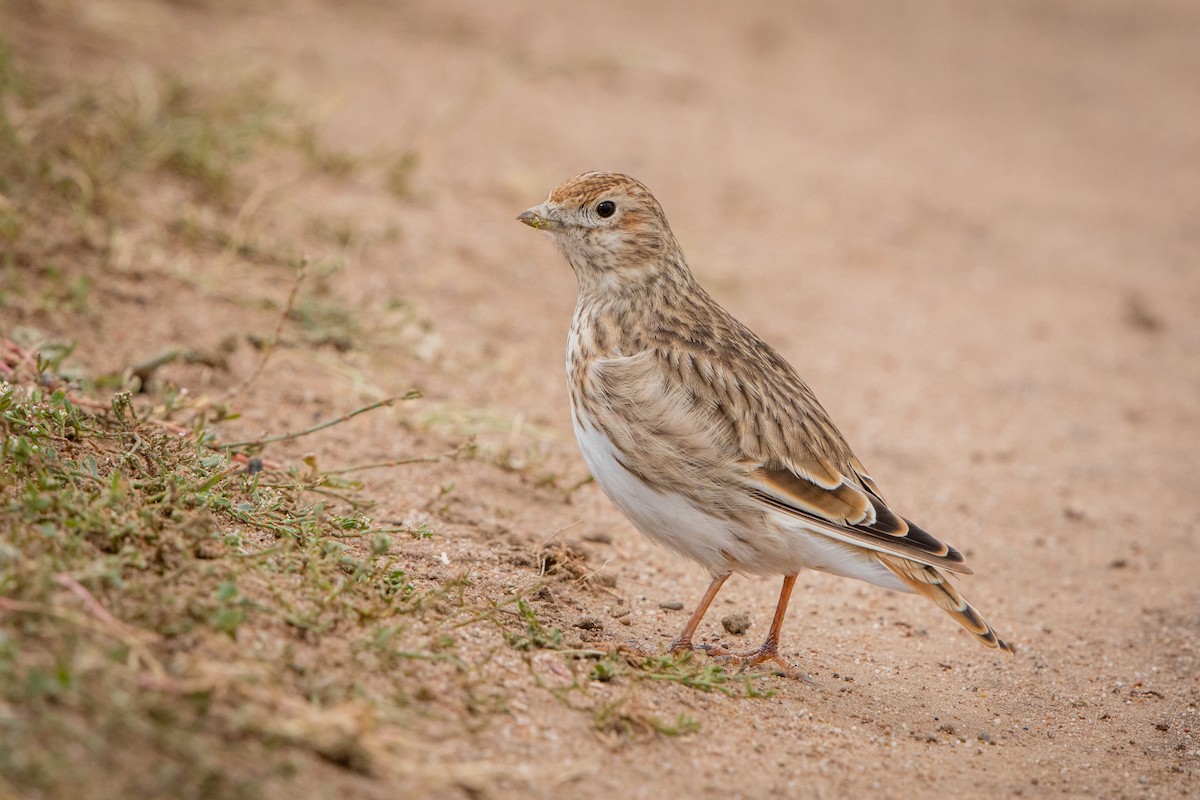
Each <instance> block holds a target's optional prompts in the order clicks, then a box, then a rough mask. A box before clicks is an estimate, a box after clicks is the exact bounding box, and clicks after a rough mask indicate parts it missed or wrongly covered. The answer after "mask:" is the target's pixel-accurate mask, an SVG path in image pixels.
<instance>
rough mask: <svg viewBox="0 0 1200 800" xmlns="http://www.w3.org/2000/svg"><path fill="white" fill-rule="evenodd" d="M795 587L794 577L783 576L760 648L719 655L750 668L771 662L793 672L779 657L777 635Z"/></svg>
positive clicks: (781, 627) (789, 665) (790, 666)
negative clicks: (773, 612)
mask: <svg viewBox="0 0 1200 800" xmlns="http://www.w3.org/2000/svg"><path fill="white" fill-rule="evenodd" d="M795 585H796V576H795V575H784V576H783V588H782V589H780V591H779V602H778V603H776V604H775V617H774V618H773V619H772V620H771V630H770V631H769V632H768V633H767V640H766V641H765V642H763V643H762V646H761V647H759V648H758V649H757V650H751V651H750V652H748V653H730V652H728V651H726V652H725V653H721V654H720V655H724V656H726V657H729V658H740V659H744V661H745V666H747V667H750V666H754V665H755V664H761V663H763V662H764V661H773V662H775V663H776V664H778V665H779V666H780V667H782V668H783V671H784V672H787V673H789V674H792V673H794V672H795V670H794V669H793V668H792V665H791V664H789V663H788V662H787V661H784V660H783V657H782V656H780V655H779V633H780V631H781V630H782V629H783V617H784V615H785V614H787V607H788V601H789V600H791V599H792V587H794V586H795Z"/></svg>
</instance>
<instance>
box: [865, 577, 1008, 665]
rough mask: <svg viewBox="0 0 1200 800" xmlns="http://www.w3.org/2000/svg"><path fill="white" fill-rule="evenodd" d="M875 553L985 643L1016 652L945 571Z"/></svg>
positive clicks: (903, 579) (906, 582)
mask: <svg viewBox="0 0 1200 800" xmlns="http://www.w3.org/2000/svg"><path fill="white" fill-rule="evenodd" d="M875 556H876V557H877V558H878V559H879V561H880V562H881V563H882V564H883V565H884V566H885V567H887V568H888V569H889V570H891V571H892V573H894V574H895V576H896V577H897V578H899V579H900V580H901V581H903V582H904V583H905V584H907V585H908V586H909V587H911V588H912V590H913V591H914V592H916V593H917V594H921V595H924V596H925V597H927V598H929V599H930V600H932V601H933V602H934V603H935V604H936V605H937V607H938V608H940V609H942V610H943V611H945V612H946V613H947V614H949V615H950V616H952V617H954V619H955V620H956V621H957V622H958V624H959V625H962V626H963V627H964V628H966V629H967V630H968V631H970V632H971V634H972V635H974V636H975V638H977V639H978V640H979V641H981V642H983V644H984V645H986V646H987V647H991V648H993V649H996V648H999V649H1000V650H1003V651H1005V652H1006V653H1011V652H1013V648H1012V647H1011V646H1010V645H1009V644H1008V643H1007V642H1005V641H1004V640H1003V639H1001V638H1000V637H999V636H997V635H996V632H995V631H994V630H992V626H991V625H989V624H988V623H987V620H985V619H984V618H983V616H982V615H981V614H980V613H979V611H978V610H977V609H976V608H975V606H973V605H971V604H970V603H968V602H967V600H966V598H964V597H963V596H962V595H961V594H959V593H958V590H957V589H955V588H954V587H953V586H952V585H951V584H950V582H949V581H948V580H946V577H945V576H944V575H942V573H940V572H938V571H937V570H936V569H934V568H933V567H931V566H928V565H926V564H919V563H917V562H916V561H910V560H908V559H907V558H900V557H898V556H893V555H888V554H886V553H876V554H875Z"/></svg>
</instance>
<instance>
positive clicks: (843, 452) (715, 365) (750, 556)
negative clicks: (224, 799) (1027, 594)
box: [517, 172, 1013, 671]
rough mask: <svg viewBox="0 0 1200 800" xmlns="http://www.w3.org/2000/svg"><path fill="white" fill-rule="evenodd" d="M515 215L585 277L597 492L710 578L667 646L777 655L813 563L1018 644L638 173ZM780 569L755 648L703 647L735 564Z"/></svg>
mask: <svg viewBox="0 0 1200 800" xmlns="http://www.w3.org/2000/svg"><path fill="white" fill-rule="evenodd" d="M517 220H518V221H520V222H523V223H525V224H526V225H528V226H530V227H532V228H535V229H537V230H539V231H543V232H545V233H547V234H549V235H550V237H551V239H552V240H553V242H554V244H555V246H556V247H557V249H558V251H559V252H560V253H561V254H562V255H563V256H564V257H565V258H566V260H567V262H568V263H569V264H570V266H571V268H572V270H573V271H574V273H575V276H576V281H577V285H578V295H577V301H576V305H575V311H574V314H573V315H572V319H571V327H570V332H569V335H568V343H567V358H566V368H567V370H566V371H567V384H568V388H569V395H570V410H571V421H572V426H573V428H574V431H575V436H576V439H577V441H578V444H579V449H580V452H581V454H582V456H583V460H584V462H585V463H586V465H587V467H588V469H589V471H590V472H591V474H592V477H593V478H594V479H595V482H596V483H597V484H598V485H599V487H600V489H601V490H603V492H604V493H605V494H606V495H607V496H608V498H609V499H610V500H611V501H612V502H613V503H614V504H615V505H616V506H617V508H618V509H620V511H621V512H622V513H623V514H624V515H625V516H626V517H627V518H628V519H629V520H630V521H631V522H632V523H633V525H634V527H636V528H637V529H638V530H639V531H640V532H641V533H642V534H644V535H645V536H646V537H647V538H649V539H650V540H651V541H653V542H656V543H658V544H661V545H664V546H666V547H667V548H668V549H670V550H673V551H675V552H677V553H679V554H681V555H683V556H686V557H688V558H690V559H692V560H693V561H696V562H698V563H699V564H700V565H702V566H703V567H705V568H706V569H707V570H708V572H709V574H710V576H711V578H712V580H711V582H710V584H709V586H708V589H707V590H706V591H705V592H704V595H703V597H702V598H701V599H700V602H699V604H698V605H697V606H696V609H695V611H694V612H693V613H692V614H691V616H690V617H689V618H688V620H687V622H686V623H685V625H684V627H683V630H682V631H681V632H680V634H679V636H678V638H677V639H676V640H675V641H674V643H673V644H672V645H671V646H670V648H669V651H670V652H672V653H681V652H689V651H693V650H704V651H707V652H708V654H709V655H716V656H724V657H729V658H734V657H736V658H740V659H743V663H744V665H755V664H763V663H766V662H772V663H773V664H774V665H777V666H778V667H780V668H782V669H783V670H784V671H789V670H791V668H792V665H791V664H790V663H789V662H788V661H787V660H786V659H784V658H783V657H782V656H781V655H780V652H779V642H780V636H781V632H782V628H783V622H784V617H785V615H786V613H787V609H788V603H789V601H790V599H791V595H792V590H793V588H794V586H795V583H796V577H797V575H798V574H799V573H800V572H801V570H805V569H809V570H815V571H819V572H825V573H830V574H833V575H839V576H844V577H849V578H856V579H859V580H863V581H866V582H868V583H872V584H875V585H878V586H881V587H884V588H887V589H892V590H895V591H899V592H910V593H916V594H920V595H923V596H924V597H926V598H928V599H929V600H932V601H933V602H934V603H935V604H936V605H937V606H938V607H939V608H941V609H943V610H944V611H946V612H947V613H949V614H950V616H951V617H953V618H954V619H955V620H956V621H957V622H958V623H959V624H960V625H962V627H963V628H965V629H966V630H967V631H969V632H970V633H971V634H973V635H974V636H975V637H976V638H977V639H978V640H979V641H980V642H982V643H983V644H984V645H986V646H987V647H989V648H995V649H999V650H1002V651H1007V652H1010V653H1011V652H1013V650H1012V647H1011V646H1010V645H1009V644H1008V643H1006V642H1005V641H1004V640H1003V639H1001V638H1000V637H998V636H997V635H996V632H995V631H994V630H993V629H992V626H991V625H989V624H988V622H987V621H986V620H984V618H983V616H982V615H981V614H980V613H979V611H978V610H976V608H975V607H974V606H973V605H971V604H970V603H969V602H968V601H967V600H966V599H965V598H964V597H963V596H962V595H961V594H960V593H959V591H958V590H957V589H956V588H955V587H954V586H953V585H952V584H951V583H950V581H949V580H948V579H947V575H946V573H957V574H960V575H967V574H971V572H972V570H971V569H970V568H968V567H967V566H966V564H965V560H964V558H963V555H962V553H960V552H959V551H958V550H956V549H955V548H954V547H952V546H950V545H949V544H946V543H945V542H943V541H941V540H940V539H937V538H935V537H934V536H933V535H932V534H930V533H928V532H926V531H925V530H924V529H923V528H921V527H920V526H918V525H917V524H916V523H914V522H912V521H911V520H909V519H907V518H905V517H902V516H900V515H899V514H898V513H896V512H895V511H893V510H892V508H891V507H890V506H889V505H888V503H887V501H886V500H885V499H884V497H883V494H882V492H881V491H880V489H879V486H878V484H877V483H876V482H875V480H874V479H873V478H872V477H871V476H870V475H869V474H868V472H867V470H866V469H865V468H864V466H863V464H862V462H861V461H860V460H859V459H858V457H856V456H855V455H854V453H853V451H852V450H851V449H850V446H849V445H848V444H847V443H846V440H845V438H844V437H843V436H842V434H841V432H840V431H839V430H838V428H837V427H836V426H835V425H834V423H833V421H832V419H831V418H830V416H829V414H828V413H827V412H826V411H825V409H824V408H823V407H822V406H821V404H820V403H819V402H818V401H817V398H816V396H815V395H814V394H813V392H812V390H811V389H810V388H809V387H808V385H807V384H806V383H805V382H804V381H803V380H802V379H801V378H800V376H799V375H798V374H797V372H796V370H795V369H794V368H793V367H792V366H791V365H790V364H789V363H788V362H787V361H785V360H784V358H783V357H782V356H780V355H779V354H778V353H777V352H776V351H775V350H774V349H773V348H772V347H770V346H769V345H768V344H766V343H765V342H764V341H763V340H762V339H760V338H759V337H758V336H757V335H755V334H754V333H753V332H752V331H751V330H750V329H749V328H748V327H746V326H745V325H744V324H742V323H741V322H739V321H738V320H737V319H735V318H734V317H733V316H732V315H731V314H730V313H729V312H727V311H726V310H725V309H724V308H722V307H721V306H720V305H719V304H718V303H717V302H716V300H714V299H713V298H712V296H711V295H709V294H708V292H707V291H705V290H704V289H703V288H702V287H701V286H700V284H699V283H698V282H697V281H696V278H695V277H694V276H693V274H692V272H691V270H690V269H689V268H688V265H687V262H686V260H685V258H684V254H683V251H682V249H681V248H680V246H679V243H678V242H677V241H676V239H675V236H674V234H673V233H672V232H671V227H670V225H669V224H668V222H667V218H666V215H665V213H664V211H663V209H662V206H661V205H660V204H659V202H658V201H657V200H656V199H655V198H654V195H653V194H651V192H650V190H649V189H648V188H647V187H646V186H645V185H644V184H643V183H641V182H640V181H638V180H636V179H634V178H632V177H629V176H628V175H624V174H620V173H615V172H587V173H584V174H582V175H579V176H577V177H574V178H571V179H569V180H566V181H564V182H563V183H561V184H559V185H558V186H557V187H555V188H554V189H553V190H552V191H551V192H550V195H549V197H548V198H547V199H546V201H545V202H543V203H541V204H539V205H536V206H533V207H532V208H529V209H528V210H526V211H524V212H522V213H521V214H519V215H518V216H517ZM735 572H736V573H739V574H745V575H759V576H770V575H775V576H782V577H783V586H782V588H781V590H780V593H779V600H778V602H777V604H776V607H775V613H774V616H773V618H772V621H771V626H770V629H769V631H768V634H767V638H766V640H765V641H764V642H763V644H762V645H761V646H760V647H758V648H757V649H755V650H751V651H748V652H741V653H734V652H731V651H729V650H726V649H725V648H723V647H721V646H719V645H718V646H715V647H714V646H705V645H696V644H694V643H693V637H694V636H695V634H696V630H697V628H698V626H699V625H700V623H701V620H702V619H703V618H704V615H705V613H706V612H707V610H708V607H709V606H710V605H711V603H712V601H713V598H715V597H716V595H717V593H718V592H719V591H720V590H721V587H722V586H723V585H724V583H725V581H726V580H727V579H728V578H729V576H730V575H732V574H733V573H735Z"/></svg>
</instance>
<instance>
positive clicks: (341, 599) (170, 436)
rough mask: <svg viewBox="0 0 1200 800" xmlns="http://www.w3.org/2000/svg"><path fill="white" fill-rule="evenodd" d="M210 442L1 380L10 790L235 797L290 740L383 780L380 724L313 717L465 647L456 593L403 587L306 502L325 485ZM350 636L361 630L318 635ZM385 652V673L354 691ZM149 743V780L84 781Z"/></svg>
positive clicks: (363, 520) (331, 512)
mask: <svg viewBox="0 0 1200 800" xmlns="http://www.w3.org/2000/svg"><path fill="white" fill-rule="evenodd" d="M52 366H53V365H52V364H48V363H45V362H44V363H42V364H40V365H39V367H52ZM39 373H40V374H46V375H50V374H52V371H51V370H49V369H46V370H39ZM204 438H205V437H203V436H199V437H198V436H180V435H179V434H178V433H177V432H176V431H174V430H172V429H171V428H170V427H169V426H165V425H163V424H161V423H159V422H157V421H155V420H153V419H142V418H140V417H139V416H138V415H137V414H136V413H135V412H134V408H133V405H132V404H131V403H130V402H129V398H128V396H127V395H118V397H117V399H116V400H115V401H114V402H113V403H112V405H111V406H110V407H107V408H105V407H100V406H99V405H98V404H96V403H94V402H91V401H86V400H84V401H82V402H81V401H77V400H75V399H72V397H71V396H70V394H69V393H68V392H67V391H66V390H64V389H62V388H56V389H54V390H52V391H50V390H44V389H41V388H37V387H36V385H34V384H27V385H16V384H13V383H11V382H8V381H4V382H0V454H2V467H0V508H2V509H3V513H2V515H0V519H2V521H0V617H3V619H4V623H5V624H4V627H3V629H2V630H0V692H3V698H4V701H5V703H6V704H7V705H8V706H9V707H10V709H12V710H14V711H15V712H16V713H9V714H7V715H5V716H4V718H3V721H2V722H0V726H2V727H3V728H4V729H5V731H4V735H3V736H0V774H3V775H6V776H7V777H8V779H9V780H10V781H12V782H13V783H14V784H16V785H18V786H25V787H28V788H31V789H33V790H37V791H43V792H49V793H53V794H65V793H69V792H70V791H74V790H76V789H83V788H84V786H82V785H78V786H77V785H76V784H75V783H74V781H79V780H89V779H88V778H87V777H86V776H88V775H89V774H91V775H94V774H97V773H98V772H101V771H109V772H112V774H113V778H112V780H114V781H118V782H121V781H123V782H124V783H121V784H120V786H119V787H118V786H114V787H113V789H114V794H120V795H122V796H134V795H144V794H161V793H164V792H167V793H171V794H175V795H176V796H192V795H188V794H187V793H186V792H185V793H183V794H178V791H179V786H178V784H177V783H176V781H177V780H179V779H180V778H181V776H186V777H187V780H186V781H185V783H186V785H189V786H202V787H208V789H206V790H205V791H198V792H197V793H196V794H195V795H194V796H206V795H207V796H237V795H238V794H239V793H241V792H242V790H243V789H246V790H247V791H249V788H250V787H251V786H252V785H254V783H255V782H256V781H257V780H260V779H263V778H265V777H268V775H267V773H268V772H269V771H270V769H272V768H271V767H269V766H265V765H267V764H272V763H277V762H278V759H269V760H267V761H264V762H263V765H259V766H254V765H253V763H252V762H253V759H251V758H250V757H249V756H250V755H252V754H253V753H254V752H256V751H257V752H260V753H261V752H265V750H264V749H274V748H277V747H279V746H281V745H290V746H295V747H300V748H305V749H309V750H311V751H313V752H316V753H317V754H319V755H320V756H322V757H323V758H325V759H327V760H332V761H335V762H337V763H339V764H342V765H343V766H347V767H349V768H351V769H354V770H358V771H364V772H370V771H371V768H372V766H371V756H370V752H369V751H370V748H369V746H368V745H367V744H364V742H363V741H362V740H363V739H364V738H367V734H368V730H367V729H366V728H364V727H362V726H358V727H355V726H354V725H351V726H350V727H349V728H348V729H345V730H342V731H341V732H340V733H337V734H336V735H335V736H332V738H331V737H330V735H329V734H328V731H326V732H324V733H321V734H320V735H318V733H317V730H318V729H319V728H320V726H319V725H317V723H316V721H315V720H317V719H318V718H320V717H321V716H322V715H323V714H325V713H327V712H328V711H329V709H330V708H340V707H342V706H344V705H346V704H351V705H362V704H364V703H368V704H369V703H372V702H384V703H386V704H387V705H389V706H390V705H392V704H393V703H394V702H395V700H396V698H397V697H401V696H403V695H404V693H405V692H404V681H403V677H404V676H405V675H406V673H405V671H404V670H403V669H400V668H397V663H398V661H403V660H412V659H418V660H419V659H425V660H439V661H450V662H451V663H453V662H454V657H453V650H454V647H455V643H454V639H453V638H452V637H450V636H447V635H446V634H445V632H444V631H440V632H436V633H428V634H427V633H426V629H427V628H428V629H429V630H437V628H438V625H437V620H439V619H440V618H442V617H443V616H444V615H445V614H446V613H450V611H451V610H452V609H453V607H454V605H455V604H454V603H452V602H451V603H447V602H446V599H447V598H451V599H452V595H453V591H454V589H455V586H454V584H452V583H451V584H446V585H440V586H439V585H435V586H428V585H426V586H421V585H420V584H419V583H418V582H417V581H415V580H413V579H412V578H410V577H409V575H408V573H407V571H406V569H405V567H404V565H403V564H401V563H400V562H399V561H398V560H397V558H396V557H395V556H393V555H392V551H393V541H392V538H391V535H390V534H389V533H386V532H383V531H381V530H379V529H377V528H376V527H375V526H374V523H373V521H372V520H371V519H370V518H369V517H367V516H366V515H365V514H364V513H362V512H361V511H359V510H355V509H354V508H352V507H350V508H345V509H344V510H339V508H338V506H339V505H340V504H337V503H332V502H327V499H317V500H315V501H314V500H312V499H311V498H312V497H313V496H314V495H313V494H312V488H313V482H314V476H313V475H311V474H296V473H283V474H273V473H272V472H270V471H266V472H254V473H253V474H252V471H251V470H248V469H247V460H246V459H245V458H244V457H235V456H229V455H225V454H222V453H219V452H215V451H214V450H212V449H211V448H210V447H208V446H207V445H206V444H204V443H203V442H204ZM343 488H346V489H351V488H352V487H343ZM316 496H317V497H318V498H320V497H321V496H320V495H316ZM349 540H361V541H363V542H364V543H365V544H366V547H364V548H351V547H350V546H349V544H348V541H349ZM439 606H440V608H441V610H438V607H439ZM401 620H407V622H406V623H405V622H400V621H401ZM429 626H432V628H430V627H429ZM339 630H340V631H356V633H355V634H354V635H353V636H352V637H349V638H347V637H333V638H330V637H325V638H321V639H318V638H314V637H320V636H321V635H322V634H327V633H329V632H331V631H339ZM401 632H402V633H403V635H398V633H401ZM360 641H365V642H369V645H366V646H362V645H359V644H357V643H358V642H360ZM318 643H319V645H320V650H321V657H320V658H319V663H322V664H323V665H324V666H323V667H322V669H321V670H320V674H312V673H310V672H309V671H308V670H306V669H305V668H304V667H303V666H302V664H303V662H304V661H305V660H306V658H307V659H310V660H311V659H313V658H314V657H315V656H314V651H315V650H316V645H317V644H318ZM331 656H333V658H332V659H331V658H330V657H331ZM381 656H382V657H383V658H384V659H385V660H386V661H387V662H388V663H389V664H390V666H391V669H390V671H389V674H388V675H387V676H382V677H381V680H378V681H377V682H376V683H377V685H369V683H370V682H364V681H362V680H360V678H359V676H360V675H362V674H372V675H376V676H378V673H377V672H375V670H374V669H373V667H374V666H375V661H376V658H377V657H381ZM339 661H340V662H341V663H343V664H344V665H345V668H344V669H342V668H337V667H333V666H331V663H337V662H339ZM268 675H269V676H271V681H270V682H263V681H262V678H263V677H266V676H268ZM289 697H290V698H296V699H298V698H308V702H304V701H300V702H299V704H297V702H296V700H294V699H293V700H291V701H290V705H289V703H285V702H284V701H285V699H286V698H289ZM281 703H283V704H284V705H289V707H288V708H286V709H281V707H280V704H281ZM233 734H236V736H235V739H234V740H231V741H229V742H228V743H226V744H218V743H219V742H221V741H222V740H223V739H224V738H226V737H228V736H231V735H233ZM193 739H202V740H205V741H204V743H203V744H202V745H199V744H197V743H195V742H193V743H192V744H188V742H189V741H190V740H193ZM115 742H119V743H120V744H119V746H116V745H115V744H113V743H115ZM147 749H149V750H151V751H154V752H156V754H157V757H158V759H160V760H161V764H160V767H161V768H160V769H158V770H157V771H152V772H149V773H147V772H144V771H142V770H138V769H133V768H130V769H126V770H120V769H118V770H115V771H113V770H108V769H107V768H106V769H105V770H101V769H100V764H99V763H94V764H93V766H94V767H95V770H88V769H81V762H82V763H83V764H86V763H87V762H88V760H89V758H90V759H99V760H107V759H111V758H114V757H116V758H117V759H118V760H120V759H121V758H122V756H121V755H120V754H119V753H114V751H118V750H119V751H123V752H126V753H127V754H128V755H127V756H125V757H127V758H130V759H133V758H138V757H144V754H145V751H146V750H147ZM139 754H141V755H140V756H139ZM227 759H228V760H227ZM72 776H76V777H72ZM118 788H119V789H120V791H119V792H118V791H116V790H117V789H118ZM250 794H251V795H253V792H252V791H251V792H250Z"/></svg>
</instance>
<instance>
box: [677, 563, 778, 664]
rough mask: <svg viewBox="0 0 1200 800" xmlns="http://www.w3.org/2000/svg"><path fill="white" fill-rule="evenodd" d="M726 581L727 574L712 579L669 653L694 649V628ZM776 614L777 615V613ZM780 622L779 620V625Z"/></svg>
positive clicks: (698, 624) (697, 625)
mask: <svg viewBox="0 0 1200 800" xmlns="http://www.w3.org/2000/svg"><path fill="white" fill-rule="evenodd" d="M728 579H729V573H728V572H727V573H725V574H724V575H718V576H717V577H715V578H713V580H712V583H710V584H709V585H708V589H707V590H706V591H705V592H704V597H701V598H700V605H698V606H696V610H695V611H693V612H692V616H690V617H688V621H687V624H686V625H684V626H683V630H682V631H681V632H680V634H679V638H678V639H676V640H675V644H673V645H671V649H670V652H672V653H680V652H683V651H685V650H693V649H695V648H694V647H693V645H692V636H694V635H695V633H696V628H697V627H699V626H700V620H702V619H704V614H705V612H707V611H708V607H709V606H710V605H712V601H713V598H714V597H716V596H717V592H719V591H721V587H722V586H723V585H724V584H725V581H726V580H728ZM792 580H793V581H794V580H795V576H793V577H792ZM776 614H777V615H778V612H776ZM782 621H783V620H782V619H780V622H781V623H782ZM772 630H774V627H772Z"/></svg>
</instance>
